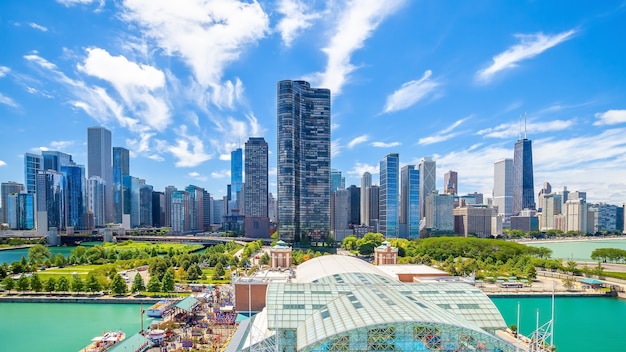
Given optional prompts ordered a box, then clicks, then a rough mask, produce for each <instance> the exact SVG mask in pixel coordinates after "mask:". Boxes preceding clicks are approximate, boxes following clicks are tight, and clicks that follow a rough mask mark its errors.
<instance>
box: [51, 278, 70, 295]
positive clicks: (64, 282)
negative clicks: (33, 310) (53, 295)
mask: <svg viewBox="0 0 626 352" xmlns="http://www.w3.org/2000/svg"><path fill="white" fill-rule="evenodd" d="M55 290H56V291H58V292H68V291H69V290H70V281H69V280H68V279H67V278H66V277H65V276H61V277H60V278H59V280H57V283H56V286H55Z"/></svg>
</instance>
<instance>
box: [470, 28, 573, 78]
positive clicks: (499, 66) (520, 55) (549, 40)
mask: <svg viewBox="0 0 626 352" xmlns="http://www.w3.org/2000/svg"><path fill="white" fill-rule="evenodd" d="M574 33H576V31H575V30H573V29H572V30H569V31H566V32H562V33H559V34H555V35H552V36H551V35H545V34H543V33H536V34H516V35H515V37H516V38H518V39H519V40H520V43H519V44H516V45H513V46H512V47H510V48H508V49H507V50H505V51H504V52H502V53H500V54H498V55H496V56H494V57H493V63H492V64H491V65H489V66H488V67H486V68H484V69H481V70H479V71H478V72H476V81H478V82H480V83H488V82H489V81H491V79H492V78H493V77H494V75H495V74H496V73H498V72H500V71H504V70H508V69H512V68H515V67H517V63H518V62H520V61H523V60H526V59H530V58H533V57H535V56H537V55H539V54H541V53H543V52H544V51H546V50H548V49H550V48H552V47H553V46H556V45H558V44H560V43H562V42H564V41H566V40H568V39H570V38H571V37H572V36H573V35H574Z"/></svg>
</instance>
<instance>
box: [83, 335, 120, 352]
mask: <svg viewBox="0 0 626 352" xmlns="http://www.w3.org/2000/svg"><path fill="white" fill-rule="evenodd" d="M125 338H126V334H125V333H124V332H123V331H109V332H105V333H104V334H102V335H101V336H96V337H94V338H93V339H91V343H90V344H89V345H87V347H85V348H83V349H81V350H80V351H79V352H105V351H108V350H109V349H110V348H111V347H113V346H115V345H116V344H118V343H120V342H121V341H122V340H124V339H125Z"/></svg>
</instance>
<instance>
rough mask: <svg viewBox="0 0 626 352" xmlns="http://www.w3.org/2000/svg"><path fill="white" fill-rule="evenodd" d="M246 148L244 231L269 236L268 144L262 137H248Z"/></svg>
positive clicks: (259, 235)
mask: <svg viewBox="0 0 626 352" xmlns="http://www.w3.org/2000/svg"><path fill="white" fill-rule="evenodd" d="M245 148H246V160H245V166H246V168H245V170H246V182H245V183H246V187H245V195H244V198H245V201H244V205H245V208H244V215H245V216H246V218H245V220H244V221H245V222H244V231H245V234H246V237H251V238H259V237H260V238H266V237H269V235H270V233H269V215H268V204H269V201H268V195H269V183H268V179H269V170H268V163H269V159H268V155H269V154H268V153H269V151H268V146H267V142H265V139H263V138H262V137H252V138H250V139H248V141H247V142H246V145H245Z"/></svg>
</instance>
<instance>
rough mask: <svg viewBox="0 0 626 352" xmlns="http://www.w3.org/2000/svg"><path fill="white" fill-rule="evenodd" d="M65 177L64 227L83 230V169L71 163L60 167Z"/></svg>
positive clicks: (81, 166)
mask: <svg viewBox="0 0 626 352" xmlns="http://www.w3.org/2000/svg"><path fill="white" fill-rule="evenodd" d="M60 171H61V172H62V173H63V175H64V176H65V180H66V188H65V199H66V204H65V225H66V226H72V227H74V228H75V229H77V230H82V229H84V220H85V196H84V195H85V167H84V166H83V165H76V164H74V163H71V164H69V165H63V166H61V170H60Z"/></svg>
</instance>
